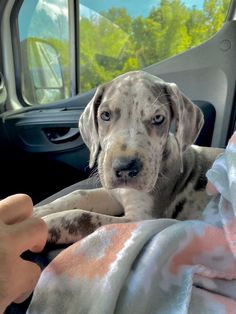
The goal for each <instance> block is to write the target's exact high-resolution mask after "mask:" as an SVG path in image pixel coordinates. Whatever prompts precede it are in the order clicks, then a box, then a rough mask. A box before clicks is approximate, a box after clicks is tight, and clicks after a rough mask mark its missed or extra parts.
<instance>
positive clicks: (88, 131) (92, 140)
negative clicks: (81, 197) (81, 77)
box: [79, 86, 104, 168]
mask: <svg viewBox="0 0 236 314" xmlns="http://www.w3.org/2000/svg"><path fill="white" fill-rule="evenodd" d="M103 92H104V86H99V87H98V88H97V90H96V92H95V94H94V96H93V98H92V99H91V101H90V102H89V103H88V104H87V106H86V107H85V110H84V111H83V113H82V115H81V116H80V119H79V129H80V133H81V136H82V138H83V140H84V142H85V144H86V145H87V147H88V148H89V151H90V159H89V167H90V168H92V167H93V166H94V164H95V161H96V158H97V155H98V152H99V147H100V143H99V137H98V125H97V110H98V107H99V105H100V103H101V99H102V96H103Z"/></svg>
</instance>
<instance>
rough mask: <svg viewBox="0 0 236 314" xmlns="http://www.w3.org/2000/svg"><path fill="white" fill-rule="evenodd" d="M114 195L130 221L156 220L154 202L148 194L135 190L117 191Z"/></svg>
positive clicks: (114, 191)
mask: <svg viewBox="0 0 236 314" xmlns="http://www.w3.org/2000/svg"><path fill="white" fill-rule="evenodd" d="M113 194H114V196H115V197H116V198H117V200H118V201H119V202H120V203H121V204H122V206H123V208H124V212H125V216H126V217H127V218H128V219H130V220H132V221H135V220H143V219H152V218H154V217H153V212H154V200H153V197H152V196H151V195H149V194H148V193H145V192H142V191H137V190H134V189H116V190H113Z"/></svg>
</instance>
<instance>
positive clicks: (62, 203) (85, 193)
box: [34, 188, 124, 217]
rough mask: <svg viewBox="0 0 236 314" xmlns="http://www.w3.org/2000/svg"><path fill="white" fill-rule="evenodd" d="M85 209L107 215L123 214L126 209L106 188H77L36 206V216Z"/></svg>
mask: <svg viewBox="0 0 236 314" xmlns="http://www.w3.org/2000/svg"><path fill="white" fill-rule="evenodd" d="M75 209H83V210H87V211H89V212H96V213H100V214H105V215H114V216H116V215H121V214H122V213H123V212H124V210H123V207H122V206H121V204H120V203H119V202H118V201H117V200H116V199H115V198H114V197H113V196H112V195H111V194H110V193H109V192H108V191H107V190H105V189H104V188H98V189H93V190H77V191H74V192H72V193H70V194H67V195H65V196H63V197H60V198H58V199H56V200H55V201H53V202H51V203H49V204H47V205H43V206H39V207H35V208H34V216H35V217H44V216H46V215H49V214H52V213H57V212H61V211H65V210H75Z"/></svg>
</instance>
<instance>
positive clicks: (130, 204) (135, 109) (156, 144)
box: [34, 71, 222, 243]
mask: <svg viewBox="0 0 236 314" xmlns="http://www.w3.org/2000/svg"><path fill="white" fill-rule="evenodd" d="M172 122H175V132H174V134H171V133H170V132H169V130H170V126H171V123H172ZM202 125H203V114H202V112H201V110H200V109H199V108H198V107H197V106H195V105H194V104H193V103H192V102H191V101H190V100H189V99H188V98H187V97H186V96H185V95H183V94H182V93H181V91H180V90H179V88H178V87H177V85H176V84H174V83H167V82H164V81H162V80H161V79H159V78H157V77H156V76H153V75H151V74H148V73H146V72H143V71H133V72H128V73H126V74H124V75H121V76H118V77H117V78H115V79H113V80H112V81H111V82H109V83H107V84H105V85H102V86H100V87H98V89H97V91H96V93H95V95H94V97H93V99H92V100H91V101H90V102H89V104H88V105H87V107H86V108H85V110H84V112H83V114H82V115H81V118H80V121H79V128H80V131H81V135H82V137H83V140H84V142H85V143H86V145H87V146H88V148H89V150H90V161H89V166H90V167H93V166H94V165H95V164H96V161H97V169H98V174H99V177H100V181H101V184H102V187H101V188H97V189H91V190H77V191H75V192H72V193H70V194H68V195H66V196H63V197H61V198H58V199H56V200H55V201H53V202H51V203H50V204H47V205H44V206H40V207H37V208H35V211H34V215H35V216H37V217H44V219H45V221H46V222H47V224H48V227H49V239H48V241H49V242H53V243H71V242H74V241H76V240H78V239H79V238H80V237H81V235H83V236H84V235H86V234H88V233H91V232H92V231H93V230H95V229H96V228H98V227H100V226H101V225H104V224H110V223H119V222H129V221H137V220H143V219H154V218H177V219H181V220H183V219H195V218H199V217H200V216H201V212H202V210H203V209H204V207H205V205H206V203H207V202H208V196H207V194H206V192H205V186H206V177H205V173H206V171H207V170H208V169H209V167H210V166H211V165H212V163H213V161H214V159H215V158H216V156H217V155H218V154H219V153H220V152H221V151H222V150H220V149H216V148H215V149H214V148H206V147H198V146H194V145H192V144H193V143H194V141H195V139H196V137H197V136H198V134H199V131H200V130H201V128H202Z"/></svg>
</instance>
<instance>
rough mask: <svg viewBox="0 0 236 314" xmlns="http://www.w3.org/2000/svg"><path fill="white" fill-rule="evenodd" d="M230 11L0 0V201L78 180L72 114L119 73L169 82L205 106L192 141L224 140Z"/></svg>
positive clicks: (80, 161)
mask: <svg viewBox="0 0 236 314" xmlns="http://www.w3.org/2000/svg"><path fill="white" fill-rule="evenodd" d="M194 4H195V6H194ZM214 5H215V6H214ZM213 8H214V10H213ZM227 12H229V13H228V15H227ZM234 17H235V0H233V1H232V2H231V1H230V0H227V1H223V0H222V1H218V2H217V4H216V3H215V1H213V0H211V1H208V0H205V1H198V2H197V4H196V3H195V2H194V1H193V2H191V1H180V0H176V1H161V2H159V1H156V2H155V1H148V2H147V3H146V2H143V1H141V0H140V1H129V2H127V3H126V4H124V2H122V1H117V2H115V3H114V2H113V1H106V2H101V3H100V2H97V1H89V0H83V1H82V0H81V1H66V0H60V1H55V0H46V1H42V0H21V1H14V0H11V1H6V0H1V1H0V26H1V33H0V36H1V47H0V72H1V73H2V77H1V82H0V88H1V86H2V91H3V90H4V91H5V92H7V98H6V99H5V98H4V96H2V101H1V98H0V110H1V119H0V151H1V152H0V166H1V189H0V198H3V197H5V196H7V195H10V194H12V193H18V192H24V193H28V194H29V195H30V196H31V197H32V198H33V201H34V202H35V203H36V202H39V201H41V200H42V199H44V198H46V197H47V196H49V195H51V194H53V193H55V192H57V191H59V190H61V189H62V188H64V187H66V186H68V185H70V184H73V183H75V182H78V181H80V180H83V179H84V178H86V177H88V176H89V175H90V170H89V169H88V158H89V152H88V149H87V148H86V147H85V144H84V143H83V140H82V138H81V135H80V132H79V129H78V120H79V117H80V115H81V113H82V111H83V109H84V108H85V106H86V104H87V103H88V102H89V101H90V99H91V98H92V96H93V94H94V91H95V88H96V86H98V85H99V84H101V83H104V82H106V81H109V80H110V79H112V78H113V77H115V76H116V75H118V74H120V73H123V72H126V71H129V70H137V69H145V70H146V71H149V72H150V73H153V74H155V75H157V76H160V77H161V78H163V79H166V80H168V81H174V82H176V83H177V84H178V85H179V86H180V88H181V89H182V90H183V91H184V92H185V93H186V94H187V95H189V97H190V98H191V99H192V100H194V101H195V102H196V104H197V105H199V106H200V107H201V108H203V110H205V113H206V117H207V124H206V127H205V130H204V133H203V134H202V136H201V140H200V141H199V142H198V143H199V144H204V145H214V146H224V145H225V143H226V141H227V138H228V132H229V131H228V130H229V123H230V116H231V113H232V110H233V104H234V92H235V90H234V84H235V71H234V67H235V49H236V48H235V47H236V45H235V21H234ZM225 19H226V20H225ZM224 20H225V21H226V22H225V23H224ZM219 21H220V22H219ZM199 27H202V28H201V29H200V31H199ZM181 36H182V37H181ZM178 37H179V39H178ZM180 43H181V44H180ZM193 46H196V47H194V48H192V49H190V50H189V48H191V47H193ZM162 60H164V61H162ZM0 92H1V89H0ZM2 95H3V92H2ZM204 108H205V109H204ZM215 115H216V123H217V125H215V126H214V122H215ZM225 125H226V127H225ZM206 139H207V140H206Z"/></svg>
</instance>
